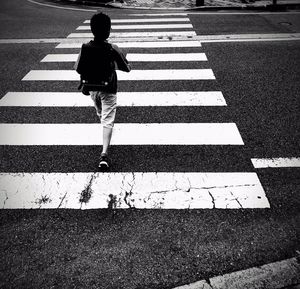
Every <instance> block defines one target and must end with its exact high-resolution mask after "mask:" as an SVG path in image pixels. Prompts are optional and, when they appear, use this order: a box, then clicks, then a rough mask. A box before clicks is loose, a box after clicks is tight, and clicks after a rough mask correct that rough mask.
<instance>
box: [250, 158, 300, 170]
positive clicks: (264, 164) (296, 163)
mask: <svg viewBox="0 0 300 289" xmlns="http://www.w3.org/2000/svg"><path fill="white" fill-rule="evenodd" d="M251 161H252V164H253V166H254V167H255V168H257V169H261V168H293V167H294V168H300V158H297V157H291V158H269V159H268V158H265V159H263V158H262V159H258V158H253V159H251Z"/></svg>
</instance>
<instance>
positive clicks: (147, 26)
mask: <svg viewBox="0 0 300 289" xmlns="http://www.w3.org/2000/svg"><path fill="white" fill-rule="evenodd" d="M111 28H112V29H113V30H130V29H132V30H136V29H174V28H193V25H192V24H145V25H138V24H137V25H133V24H132V25H112V26H111ZM76 30H91V29H90V26H87V25H84V26H79V27H77V28H76Z"/></svg>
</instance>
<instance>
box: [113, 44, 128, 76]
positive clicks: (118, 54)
mask: <svg viewBox="0 0 300 289" xmlns="http://www.w3.org/2000/svg"><path fill="white" fill-rule="evenodd" d="M112 47H113V49H114V51H115V64H116V69H119V70H122V71H125V72H129V71H130V70H131V66H130V64H129V62H128V60H127V59H126V57H125V56H124V54H123V53H122V51H121V50H120V49H119V47H118V46H117V45H115V44H112Z"/></svg>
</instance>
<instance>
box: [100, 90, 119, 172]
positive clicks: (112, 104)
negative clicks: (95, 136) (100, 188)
mask: <svg viewBox="0 0 300 289" xmlns="http://www.w3.org/2000/svg"><path fill="white" fill-rule="evenodd" d="M101 101H102V111H101V123H102V126H103V135H102V137H103V146H102V153H101V159H100V164H99V165H100V167H102V166H106V167H107V168H108V167H109V164H108V158H107V153H108V148H109V145H110V141H111V137H112V132H113V126H114V121H115V116H116V107H117V96H116V95H115V94H109V93H102V94H101ZM101 164H102V165H101Z"/></svg>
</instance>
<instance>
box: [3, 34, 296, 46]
mask: <svg viewBox="0 0 300 289" xmlns="http://www.w3.org/2000/svg"><path fill="white" fill-rule="evenodd" d="M90 39H92V37H91V38H90ZM88 40H89V39H86V38H37V39H0V44H24V43H60V44H62V45H64V44H66V45H68V44H70V45H72V44H76V43H77V44H82V43H85V42H87V41H88ZM109 40H110V41H112V42H115V41H116V39H109ZM128 40H129V39H128V38H124V39H123V40H122V39H118V41H119V43H124V42H125V45H130V42H128ZM166 40H167V41H166ZM186 40H187V39H186V36H184V37H183V38H182V37H180V35H178V36H174V37H172V39H170V40H168V39H164V40H162V39H155V41H149V37H145V38H144V39H143V38H136V39H130V41H136V42H137V43H140V42H142V43H143V42H144V41H145V42H149V43H151V42H152V43H154V42H158V43H170V45H172V44H171V43H173V42H174V43H175V42H178V43H180V42H182V43H185V42H191V43H198V44H199V45H200V42H203V43H214V42H245V41H249V42H251V41H253V42H257V41H262V42H263V41H299V40H300V33H276V34H228V35H198V36H194V37H193V41H186ZM122 41H124V42H122ZM126 42H127V43H126ZM120 45H121V44H120ZM78 47H81V45H80V46H78ZM129 47H133V46H129ZM170 47H172V46H170ZM179 47H180V46H179ZM66 48H73V47H66ZM74 48H76V46H75V47H74Z"/></svg>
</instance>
